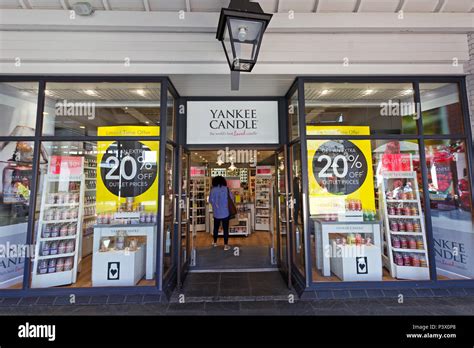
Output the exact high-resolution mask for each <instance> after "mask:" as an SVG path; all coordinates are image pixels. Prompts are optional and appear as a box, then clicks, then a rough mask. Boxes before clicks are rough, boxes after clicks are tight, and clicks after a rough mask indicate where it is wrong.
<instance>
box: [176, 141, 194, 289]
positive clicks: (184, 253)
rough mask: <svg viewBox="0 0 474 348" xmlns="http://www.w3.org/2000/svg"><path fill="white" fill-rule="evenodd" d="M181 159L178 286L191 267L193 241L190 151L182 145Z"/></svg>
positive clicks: (178, 208)
mask: <svg viewBox="0 0 474 348" xmlns="http://www.w3.org/2000/svg"><path fill="white" fill-rule="evenodd" d="M179 161H180V165H179V168H178V180H179V187H178V194H177V196H178V199H177V207H176V209H177V214H176V215H177V219H176V225H177V229H178V236H179V237H178V238H179V255H178V287H181V286H182V285H183V282H184V278H185V277H186V273H187V270H188V267H189V260H190V256H191V242H192V241H191V235H190V226H189V194H188V192H189V153H188V152H187V151H185V150H184V149H183V147H182V146H180V148H179Z"/></svg>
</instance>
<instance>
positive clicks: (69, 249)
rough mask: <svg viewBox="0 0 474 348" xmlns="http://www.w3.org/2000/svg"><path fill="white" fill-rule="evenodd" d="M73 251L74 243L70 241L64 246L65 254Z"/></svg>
mask: <svg viewBox="0 0 474 348" xmlns="http://www.w3.org/2000/svg"><path fill="white" fill-rule="evenodd" d="M73 251H74V241H73V240H70V241H68V242H67V244H66V253H72V252H73Z"/></svg>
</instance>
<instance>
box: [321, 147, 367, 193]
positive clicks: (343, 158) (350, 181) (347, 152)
mask: <svg viewBox="0 0 474 348" xmlns="http://www.w3.org/2000/svg"><path fill="white" fill-rule="evenodd" d="M313 175H314V178H315V179H316V181H317V182H318V184H319V186H321V187H322V188H324V189H325V190H327V192H328V193H332V194H335V195H348V194H351V193H353V192H355V191H357V190H358V189H359V188H360V187H361V186H362V184H363V183H364V182H365V179H366V178H367V160H366V159H365V156H364V154H363V153H362V151H361V150H360V149H359V148H358V147H357V146H356V145H355V144H354V143H352V142H350V141H347V140H337V141H333V140H330V141H326V142H324V143H323V144H322V145H321V146H320V147H319V148H318V149H317V151H316V152H315V153H314V157H313Z"/></svg>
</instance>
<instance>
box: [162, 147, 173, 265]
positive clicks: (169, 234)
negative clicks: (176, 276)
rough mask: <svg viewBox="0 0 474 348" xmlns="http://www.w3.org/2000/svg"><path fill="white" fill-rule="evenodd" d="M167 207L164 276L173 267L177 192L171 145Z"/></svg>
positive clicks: (166, 163)
mask: <svg viewBox="0 0 474 348" xmlns="http://www.w3.org/2000/svg"><path fill="white" fill-rule="evenodd" d="M164 175H165V178H164V179H165V192H164V195H165V206H164V225H163V233H164V237H163V239H164V243H163V265H164V267H163V274H166V272H167V271H168V270H169V269H170V267H171V261H172V258H171V255H172V244H173V243H172V238H173V231H174V221H173V219H174V213H175V212H174V208H173V207H174V206H173V204H175V192H174V180H173V177H174V148H173V147H172V146H171V145H166V154H165V172H164Z"/></svg>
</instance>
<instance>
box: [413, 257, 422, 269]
mask: <svg viewBox="0 0 474 348" xmlns="http://www.w3.org/2000/svg"><path fill="white" fill-rule="evenodd" d="M411 263H412V266H413V267H420V266H421V263H420V257H419V256H418V255H413V257H412V259H411Z"/></svg>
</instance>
